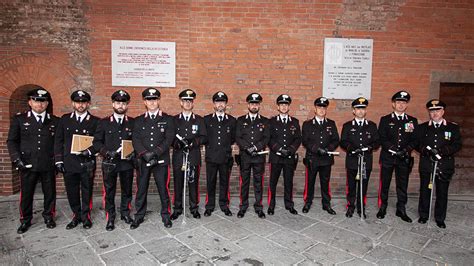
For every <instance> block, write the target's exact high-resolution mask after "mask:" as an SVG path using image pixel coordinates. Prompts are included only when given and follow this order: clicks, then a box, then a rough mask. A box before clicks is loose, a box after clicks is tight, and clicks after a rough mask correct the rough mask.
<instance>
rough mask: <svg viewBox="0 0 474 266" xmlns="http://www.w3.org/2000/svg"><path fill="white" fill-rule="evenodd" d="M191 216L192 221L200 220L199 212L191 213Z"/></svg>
mask: <svg viewBox="0 0 474 266" xmlns="http://www.w3.org/2000/svg"><path fill="white" fill-rule="evenodd" d="M191 214H192V215H193V218H194V219H201V214H200V213H199V211H192V212H191Z"/></svg>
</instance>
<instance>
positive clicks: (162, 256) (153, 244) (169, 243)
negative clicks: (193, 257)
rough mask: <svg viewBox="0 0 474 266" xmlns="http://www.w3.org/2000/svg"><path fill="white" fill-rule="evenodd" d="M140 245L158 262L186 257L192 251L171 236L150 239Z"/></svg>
mask: <svg viewBox="0 0 474 266" xmlns="http://www.w3.org/2000/svg"><path fill="white" fill-rule="evenodd" d="M142 246H143V247H144V248H145V249H146V250H147V251H148V252H149V253H150V254H151V255H153V256H154V257H155V258H156V259H157V260H158V261H159V262H160V263H170V262H173V261H175V260H181V259H183V258H186V257H188V256H189V255H190V254H191V253H193V251H192V250H191V249H190V248H188V247H187V246H186V245H184V244H183V243H181V242H179V241H178V240H176V239H174V238H171V237H164V238H161V239H159V240H156V239H152V240H150V241H147V242H144V243H142Z"/></svg>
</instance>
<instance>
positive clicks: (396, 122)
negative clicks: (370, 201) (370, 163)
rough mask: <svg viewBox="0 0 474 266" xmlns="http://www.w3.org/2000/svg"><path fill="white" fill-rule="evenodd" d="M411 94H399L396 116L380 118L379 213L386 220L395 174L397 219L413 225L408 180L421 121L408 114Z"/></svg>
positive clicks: (395, 104) (380, 217) (393, 99)
mask: <svg viewBox="0 0 474 266" xmlns="http://www.w3.org/2000/svg"><path fill="white" fill-rule="evenodd" d="M409 101H410V94H409V93H408V92H406V91H399V92H397V93H395V94H394V95H393V96H392V108H393V112H392V113H390V114H388V115H386V116H383V117H381V118H380V123H379V129H378V131H379V136H380V144H381V145H382V151H381V152H380V164H381V169H380V185H379V200H378V205H379V211H378V213H377V218H379V219H383V218H384V217H385V214H386V213H387V204H388V193H389V189H390V182H391V180H392V173H393V171H394V170H395V181H396V186H397V211H396V212H395V215H396V216H398V217H400V218H401V219H402V220H403V221H405V222H408V223H411V222H412V220H411V218H410V217H408V215H407V214H406V209H405V205H406V204H407V188H408V176H409V175H410V172H411V169H412V167H413V157H411V151H412V150H413V149H415V148H416V136H415V129H416V127H417V126H418V120H417V119H416V118H414V117H413V116H410V115H407V114H406V113H405V111H406V109H407V107H408V102H409Z"/></svg>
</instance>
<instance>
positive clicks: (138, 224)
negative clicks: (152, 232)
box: [130, 218, 143, 230]
mask: <svg viewBox="0 0 474 266" xmlns="http://www.w3.org/2000/svg"><path fill="white" fill-rule="evenodd" d="M141 223H143V218H140V219H135V220H133V222H132V224H131V225H130V229H132V230H133V229H137V228H138V227H139V226H140V224H141Z"/></svg>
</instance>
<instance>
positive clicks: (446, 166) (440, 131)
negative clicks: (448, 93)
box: [416, 99, 462, 228]
mask: <svg viewBox="0 0 474 266" xmlns="http://www.w3.org/2000/svg"><path fill="white" fill-rule="evenodd" d="M426 108H427V109H428V112H429V116H430V120H429V121H427V122H425V123H423V124H420V125H419V126H418V128H417V130H416V136H417V139H418V151H419V152H420V154H421V157H420V165H419V167H418V169H419V171H420V201H419V204H418V214H419V215H420V218H419V219H418V222H419V223H421V224H424V223H426V222H427V221H428V216H429V215H428V212H429V208H430V200H431V199H430V190H431V189H432V187H433V186H434V187H435V189H436V203H435V211H434V217H435V221H436V225H438V227H440V228H446V224H445V223H444V220H445V219H446V209H447V205H448V189H449V182H450V181H451V179H452V177H453V175H454V171H455V168H454V155H455V154H456V153H457V152H458V151H459V150H461V146H462V143H461V133H460V130H459V126H458V125H457V124H455V123H453V122H448V121H446V119H444V118H443V116H444V110H445V108H446V104H445V103H444V102H442V101H440V100H438V99H433V100H430V101H428V102H427V103H426ZM434 161H438V169H437V172H436V176H435V184H431V174H432V172H433V165H434Z"/></svg>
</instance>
